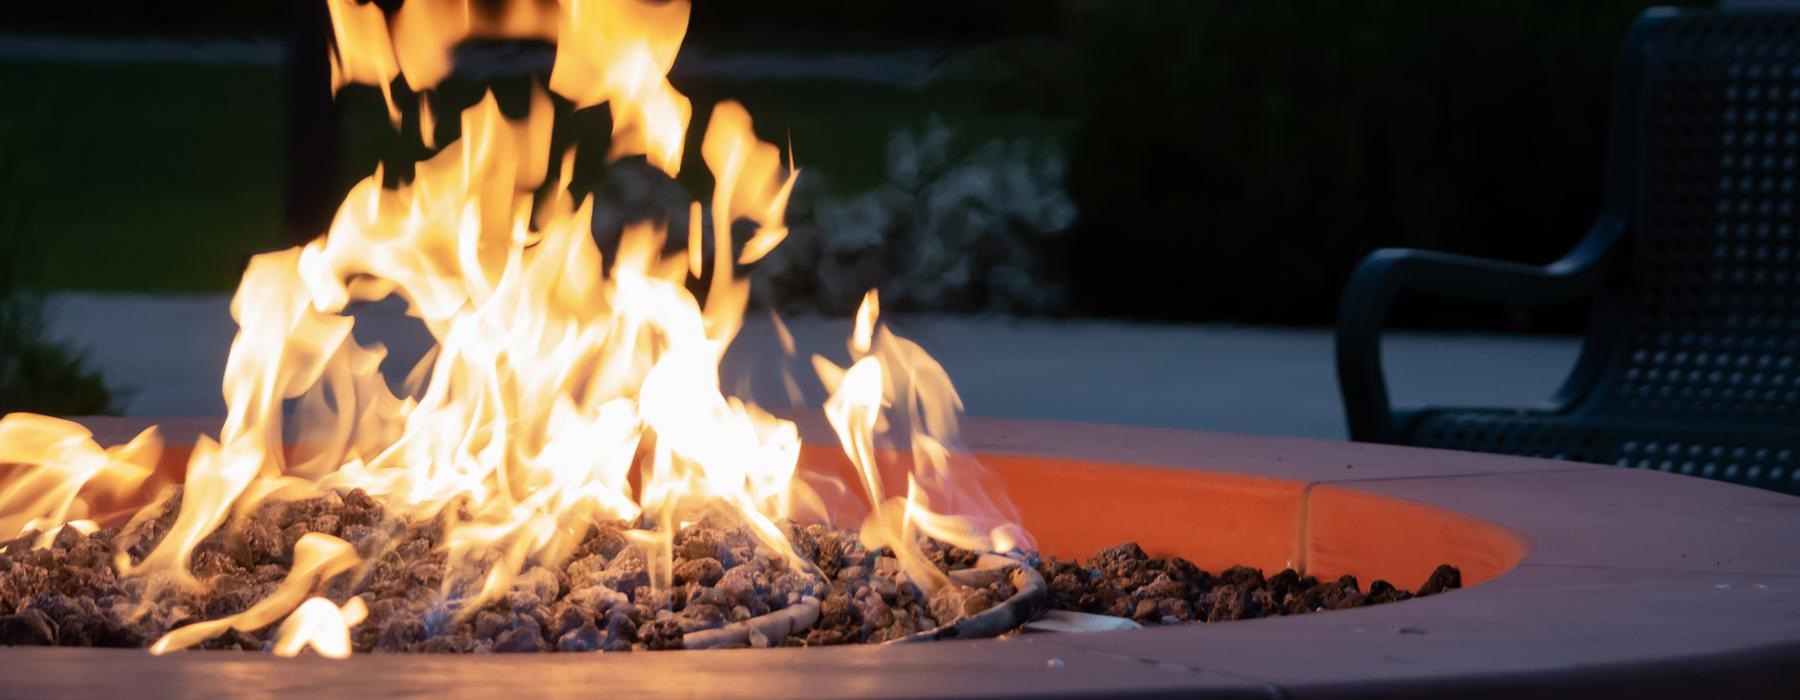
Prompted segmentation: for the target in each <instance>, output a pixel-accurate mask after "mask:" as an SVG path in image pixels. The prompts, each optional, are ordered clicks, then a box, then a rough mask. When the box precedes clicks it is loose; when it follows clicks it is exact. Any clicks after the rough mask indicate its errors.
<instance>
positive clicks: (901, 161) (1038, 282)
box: [754, 116, 1075, 313]
mask: <svg viewBox="0 0 1800 700" xmlns="http://www.w3.org/2000/svg"><path fill="white" fill-rule="evenodd" d="M954 137H955V134H954V132H952V131H951V129H950V128H949V127H947V126H946V125H944V123H943V122H942V121H941V120H939V119H938V118H936V117H935V116H934V117H932V118H930V119H929V120H927V122H926V123H925V125H924V126H923V127H922V128H921V129H918V130H916V131H915V130H912V129H902V130H900V131H899V132H897V133H895V134H894V135H893V137H892V138H891V139H890V140H889V142H888V149H887V182H885V183H883V184H882V185H880V186H878V187H876V188H874V189H872V190H870V191H867V192H864V193H862V194H859V195H856V196H852V197H848V198H833V197H830V196H827V195H824V194H823V193H822V192H820V190H819V189H818V188H816V187H814V188H805V189H804V190H803V191H802V192H801V193H797V194H796V200H797V201H796V204H795V207H794V209H793V210H792V211H791V212H790V219H791V220H792V221H794V225H793V227H792V228H793V231H794V233H793V238H794V240H790V241H789V242H787V243H785V244H783V246H782V247H781V248H779V249H777V251H776V254H774V255H771V257H770V258H769V259H768V260H766V261H765V262H764V263H763V264H762V265H760V266H759V268H758V270H757V271H756V272H755V273H754V274H755V275H756V276H757V277H758V278H759V279H758V282H759V285H758V286H757V287H756V288H760V289H761V290H763V291H762V293H763V297H762V301H764V302H765V303H767V304H770V305H772V306H777V307H781V308H786V309H793V310H816V311H821V312H826V313H845V312H848V311H850V310H852V309H854V308H855V306H856V303H857V300H858V299H859V298H860V296H861V294H862V292H863V291H864V290H867V289H869V288H870V287H879V288H880V289H881V291H882V301H883V303H884V304H888V305H891V306H895V307H899V308H916V309H937V310H954V311H1004V312H1024V313H1033V312H1047V311H1055V310H1057V309H1060V308H1061V307H1062V306H1063V304H1064V303H1065V301H1066V297H1067V294H1068V289H1067V286H1066V284H1064V283H1063V282H1062V281H1061V280H1060V279H1059V277H1060V276H1059V275H1055V274H1053V273H1052V272H1051V270H1050V269H1049V267H1050V266H1049V260H1048V258H1049V256H1048V255H1047V252H1048V251H1049V250H1050V249H1051V248H1052V246H1053V243H1054V241H1053V239H1054V238H1055V237H1057V236H1058V235H1060V234H1061V233H1062V232H1063V231H1065V230H1066V229H1067V228H1068V227H1069V225H1070V224H1071V223H1072V222H1073V221H1074V218H1075V207H1074V205H1073V204H1072V203H1071V202H1070V200H1069V197H1068V195H1067V194H1065V193H1064V192H1063V161H1062V159H1061V157H1060V156H1058V155H1057V154H1056V153H1054V152H1053V151H1051V150H1050V149H1046V148H1043V147H1040V146H1038V145H1035V144H1033V143H1031V142H1029V141H1026V140H1022V139H1021V140H1014V141H991V142H988V143H985V144H982V145H980V146H977V147H975V148H974V149H972V150H971V151H969V152H968V153H967V155H965V156H963V157H960V158H956V157H953V155H952V146H953V143H954V140H955V139H954ZM801 181H802V183H805V181H806V178H805V177H802V178H801ZM802 195H806V196H802ZM807 200H811V201H810V202H809V201H807Z"/></svg>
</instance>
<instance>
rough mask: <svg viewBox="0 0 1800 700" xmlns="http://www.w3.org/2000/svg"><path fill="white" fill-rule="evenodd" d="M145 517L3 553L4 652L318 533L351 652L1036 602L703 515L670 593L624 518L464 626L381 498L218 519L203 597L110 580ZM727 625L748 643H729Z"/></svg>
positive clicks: (528, 648)
mask: <svg viewBox="0 0 1800 700" xmlns="http://www.w3.org/2000/svg"><path fill="white" fill-rule="evenodd" d="M153 508H156V509H160V510H150V511H148V512H147V513H144V514H141V515H140V517H138V518H136V519H134V520H133V521H132V522H131V523H129V524H127V525H125V526H123V527H121V528H108V529H103V530H100V531H99V532H96V533H94V534H93V535H91V536H90V535H83V534H81V533H79V532H77V531H75V530H74V529H70V528H65V529H64V530H63V531H62V532H61V533H59V534H58V536H57V537H56V539H55V541H54V543H53V544H52V545H51V546H50V547H46V548H39V549H34V548H32V544H33V543H34V541H35V540H36V539H37V537H36V535H35V534H28V535H27V536H26V537H22V538H19V539H18V540H15V541H13V542H11V543H8V544H7V546H6V548H5V552H3V553H0V645H58V646H100V647H142V646H148V645H149V644H151V643H152V642H154V641H156V639H157V638H159V637H161V636H162V635H163V634H165V633H166V632H168V631H169V630H172V629H176V628H179V627H182V626H184V625H187V624H191V623H194V622H199V621H202V620H210V619H216V618H220V617H225V616H228V615H233V614H236V613H239V612H242V611H243V610H245V609H246V608H248V607H250V606H251V605H252V604H254V603H255V602H257V601H258V600H261V599H262V598H263V597H265V596H267V595H268V594H269V593H270V592H272V591H273V590H274V589H275V587H276V586H277V585H278V584H280V583H281V581H282V579H283V578H284V577H286V575H287V572H288V566H289V564H290V563H291V562H290V557H291V555H292V552H293V549H294V543H295V542H296V541H297V540H299V539H300V537H301V536H302V535H304V534H306V533H309V532H320V533H324V534H328V535H332V536H334V537H340V538H342V539H344V540H346V541H348V542H350V543H351V544H352V545H354V546H355V547H356V549H357V552H358V553H359V554H361V555H362V557H363V558H364V560H365V564H364V566H363V567H361V568H359V569H356V570H355V571H352V572H351V573H349V574H345V575H342V576H339V577H337V578H336V579H334V580H333V581H332V583H331V585H329V586H328V587H327V588H326V589H325V591H324V593H323V595H325V596H326V597H328V598H331V599H332V600H333V601H336V602H340V603H341V602H344V601H346V600H348V599H349V598H351V597H353V596H361V597H362V598H363V600H364V602H365V603H366V604H367V606H368V610H369V616H368V619H367V620H366V621H364V622H363V623H362V624H361V625H359V626H357V627H355V628H354V629H353V630H352V632H351V642H352V645H353V648H354V649H355V650H356V651H357V652H437V653H482V652H540V651H565V652H581V651H598V650H606V651H627V650H646V649H648V650H658V649H680V648H684V647H686V646H695V645H696V644H697V640H699V639H703V638H704V639H707V640H709V641H708V642H707V643H706V646H811V645H829V644H856V643H881V642H889V641H896V640H909V641H910V640H917V639H920V638H928V637H933V636H951V635H950V634H945V633H944V629H945V628H946V626H951V625H958V626H966V625H967V623H971V622H975V621H977V620H978V619H980V618H981V617H990V618H991V616H982V615H981V614H982V613H983V612H984V611H990V610H993V609H996V608H997V607H1001V608H1005V607H1014V608H1017V607H1019V606H1018V605H1017V604H1018V602H1019V600H1020V599H1022V598H1025V597H1027V596H1025V595H1015V594H1019V593H1020V591H1019V590H1018V589H1019V586H1018V585H1016V584H1017V582H1018V581H1019V580H1020V577H1018V576H1006V575H989V576H971V575H968V574H974V573H979V572H978V571H976V570H975V567H977V565H978V564H981V565H983V566H985V565H988V564H990V563H991V561H992V560H993V557H988V558H986V559H983V558H982V557H981V556H980V555H978V554H977V553H974V552H969V551H966V550H961V549H957V548H954V547H947V546H943V545H940V544H939V543H937V542H934V541H929V540H926V541H924V542H923V546H924V550H925V552H926V554H927V556H929V557H930V559H931V561H932V562H933V563H934V564H936V565H937V567H938V568H939V569H940V570H942V571H945V572H950V573H951V578H952V581H953V583H952V584H950V585H948V586H945V587H943V588H940V589H939V590H938V591H937V592H936V593H935V594H931V595H927V594H925V593H924V592H923V591H922V590H921V589H920V588H919V587H918V586H916V585H914V584H913V583H912V582H911V581H910V580H909V579H908V577H907V575H906V573H905V572H903V571H901V569H900V566H899V562H898V561H897V560H896V559H895V558H894V557H893V556H892V552H889V551H885V550H880V551H868V550H866V549H865V548H864V547H863V546H862V544H861V543H860V542H858V540H857V533H856V532H855V531H852V530H837V529H833V528H831V527H830V526H826V525H798V524H794V523H789V522H785V521H784V522H782V523H781V527H782V528H783V529H784V530H785V531H786V533H787V535H788V537H789V539H790V540H791V541H793V542H794V543H795V545H796V549H797V550H798V551H799V553H800V554H801V555H802V556H804V557H805V558H806V559H808V560H810V561H811V562H812V563H813V564H814V565H815V566H816V567H817V569H818V573H817V574H815V573H813V572H809V571H805V570H803V569H801V568H798V567H793V566H790V565H789V564H788V563H787V562H786V560H784V559H783V558H782V557H781V556H779V555H777V554H776V553H775V552H773V551H771V550H769V549H768V548H767V547H764V546H760V545H758V544H757V543H756V542H755V540H754V539H753V538H752V537H751V536H750V535H749V534H748V533H746V532H745V531H743V530H742V529H738V528H735V527H729V526H721V525H719V524H718V523H715V522H713V521H710V520H703V521H701V522H700V523H696V524H694V525H692V526H690V527H688V528H686V529H684V530H683V531H682V532H681V533H679V534H678V535H677V536H676V540H675V547H674V554H675V562H674V568H673V572H672V573H673V581H674V585H673V586H672V587H671V588H669V589H667V590H660V591H655V590H652V589H651V587H650V585H649V584H650V572H649V569H648V567H647V565H646V560H645V558H644V556H643V554H642V553H641V552H640V551H639V549H637V548H635V547H631V546H628V544H627V541H626V538H625V537H624V535H623V534H622V532H623V530H624V529H625V528H626V524H625V523H601V524H599V525H598V526H597V527H595V528H593V529H592V530H590V531H589V533H588V535H587V537H586V538H585V539H584V540H583V541H582V542H581V544H580V545H579V546H578V547H577V548H576V549H575V551H574V553H573V554H572V555H571V556H570V557H569V558H568V559H567V561H565V562H564V563H562V564H561V565H558V566H534V567H531V568H528V569H526V570H525V571H524V572H523V573H522V574H521V575H520V576H519V577H518V579H517V580H516V582H515V584H514V586H513V588H512V590H511V591H510V592H508V593H507V594H505V595H503V596H501V597H500V599H498V600H496V601H493V602H490V603H488V604H487V605H485V606H483V607H481V608H480V609H479V610H477V611H475V612H474V613H473V614H468V615H461V616H459V615H458V614H457V613H458V610H459V608H460V606H459V605H457V604H456V603H455V602H454V601H455V600H457V599H459V598H460V597H462V596H465V595H467V594H468V593H470V592H472V591H474V590H475V589H476V588H477V587H478V585H479V584H478V581H479V576H476V577H466V578H471V579H472V580H469V581H464V580H461V579H457V580H452V581H451V582H449V583H448V584H446V582H445V575H446V571H445V568H446V564H445V554H444V552H443V551H442V548H441V547H439V536H440V534H441V532H442V528H441V526H440V524H439V523H437V522H435V521H431V522H421V521H410V520H405V519H389V518H385V517H384V513H383V509H382V507H381V505H380V504H379V503H378V502H376V501H375V500H374V499H373V498H370V497H369V496H367V495H365V494H363V493H362V492H360V491H350V492H346V493H343V494H338V493H331V494H328V495H326V496H323V497H319V498H312V499H306V500H300V501H291V502H285V503H268V504H265V505H263V506H262V507H261V508H259V509H258V510H257V511H256V512H255V513H254V514H252V515H251V516H250V517H248V518H243V519H240V520H238V521H236V522H234V523H232V524H229V525H227V526H225V527H222V528H220V530H219V531H217V532H215V533H213V534H212V535H211V536H209V537H207V538H206V540H205V541H203V542H202V543H201V544H200V546H199V547H197V548H196V550H195V553H194V557H193V571H194V574H195V576H196V577H197V578H198V579H199V580H200V581H202V582H203V583H204V584H205V585H204V588H205V590H203V591H184V590H180V589H179V587H173V586H157V585H155V584H156V583H157V582H156V581H155V579H154V578H153V577H151V578H144V577H132V578H124V577H120V576H118V575H117V573H116V571H115V569H114V566H113V561H114V558H115V553H116V552H119V551H123V552H125V553H126V554H127V555H128V556H129V557H130V558H131V559H132V560H133V561H134V562H135V561H138V560H140V559H142V558H143V557H144V556H145V555H146V554H148V553H149V552H150V550H151V548H152V547H153V546H154V545H155V544H156V542H157V541H158V540H159V539H160V538H161V537H162V536H163V534H164V533H166V532H167V530H168V528H169V526H170V525H171V524H172V523H173V522H174V519H175V516H176V514H177V513H178V511H179V509H180V492H179V489H177V490H176V491H175V492H174V493H173V494H172V495H171V497H170V498H168V499H165V500H164V501H163V503H161V504H160V505H159V506H154V507H153ZM1025 563H1026V564H1029V565H1034V566H1035V572H1036V574H1037V576H1031V577H1030V578H1031V579H1034V580H1035V579H1037V578H1038V577H1039V576H1041V582H1040V583H1041V584H1047V588H1048V592H1047V596H1041V597H1036V598H1033V599H1032V601H1031V602H1032V605H1031V607H1032V608H1033V609H1026V610H1022V612H1023V614H1026V615H1030V614H1042V613H1043V612H1045V611H1049V610H1061V611H1070V612H1078V613H1089V614H1097V615H1107V616H1114V617H1118V618H1129V619H1131V620H1133V621H1136V622H1137V623H1139V624H1144V625H1162V624H1182V623H1190V622H1223V621H1228V620H1242V619H1248V618H1256V617H1266V616H1272V615H1293V614H1304V613H1310V612H1315V611H1321V610H1335V609H1344V608H1353V607H1361V606H1365V605H1373V604H1378V603H1389V602H1396V601H1401V600H1406V599H1408V598H1412V597H1415V596H1422V595H1431V594H1434V593H1438V592H1442V591H1444V590H1448V589H1452V588H1457V587H1459V586H1460V585H1461V577H1460V574H1459V573H1458V572H1457V570H1456V569H1455V568H1454V567H1450V566H1447V565H1446V566H1440V567H1438V570H1437V571H1436V572H1434V573H1433V574H1432V575H1431V577H1430V579H1429V580H1428V581H1426V582H1425V584H1424V585H1423V586H1422V587H1421V588H1419V589H1417V590H1416V591H1408V590H1402V589H1399V588H1397V587H1395V586H1393V585H1391V584H1389V583H1388V582H1386V581H1379V580H1378V581H1373V582H1371V583H1370V584H1369V586H1368V587H1367V588H1366V589H1364V588H1361V587H1359V586H1358V584H1357V581H1356V579H1355V578H1353V577H1350V576H1344V577H1342V578H1339V579H1337V580H1334V581H1325V582H1321V581H1318V580H1316V579H1314V578H1313V577H1311V576H1301V575H1299V574H1297V573H1296V572H1294V571H1293V570H1291V569H1285V570H1282V571H1281V572H1279V573H1276V574H1274V575H1272V576H1264V575H1263V572H1262V571H1260V570H1257V569H1252V568H1248V567H1242V566H1237V567H1232V568H1229V569H1226V570H1224V571H1223V572H1220V573H1218V574H1216V575H1215V574H1211V573H1209V572H1206V571H1203V570H1201V569H1199V568H1198V567H1196V566H1194V565H1193V564H1192V563H1189V562H1188V561H1186V560H1184V559H1181V558H1179V557H1171V558H1161V557H1151V556H1148V555H1147V554H1145V552H1144V551H1143V550H1142V549H1140V548H1139V547H1138V546H1137V545H1136V544H1133V543H1130V542H1127V543H1124V544H1121V545H1119V546H1117V547H1112V548H1108V549H1105V550H1102V551H1101V552H1100V553H1099V554H1097V555H1096V556H1094V557H1093V558H1091V559H1089V560H1087V561H1086V562H1077V561H1073V560H1061V559H1057V558H1055V557H1049V558H1044V559H1042V560H1039V559H1037V558H1036V557H1029V558H1027V559H1026V561H1025ZM820 574H822V575H823V576H824V578H821V577H820ZM965 584H970V585H965ZM146 590H154V591H158V592H157V593H156V595H155V598H154V600H151V601H148V602H150V603H151V604H150V605H147V606H145V605H140V601H142V600H143V598H144V594H145V591H146ZM1009 599H1010V600H1009ZM1040 600H1041V601H1042V602H1043V605H1042V606H1041V607H1039V606H1038V605H1037V604H1036V603H1037V602H1038V601H1040ZM802 606H804V608H802ZM815 608H816V614H814V609H815ZM783 610H787V611H789V612H790V613H794V614H792V615H789V616H786V617H788V618H791V619H793V620H798V621H799V624H801V625H802V626H801V627H800V629H799V631H794V632H792V633H785V632H784V633H777V635H778V636H775V637H771V636H770V635H768V634H764V633H762V632H761V631H759V629H769V628H768V627H767V626H758V629H751V630H749V631H748V632H747V633H745V632H744V629H743V628H745V627H746V626H745V625H737V626H732V625H733V623H739V622H745V621H750V620H752V619H753V618H755V619H757V620H767V619H772V618H782V617H784V616H782V615H778V614H776V615H772V613H778V612H779V611H783ZM765 616H768V617H765ZM807 619H810V620H811V622H806V620H807ZM990 622H991V620H990ZM989 626H991V625H989ZM1015 626H1016V625H1009V626H1008V627H1007V628H1006V629H1004V630H988V631H990V632H1000V631H1009V630H1010V629H1011V628H1012V627H1015ZM727 627H730V629H729V630H727V629H725V628H727ZM783 629H786V628H785V627H784V628H783ZM970 629H972V628H970ZM732 630H736V631H738V632H739V634H732V635H726V634H724V633H725V632H729V631H732ZM934 633H935V634H934ZM696 635H698V636H696ZM721 637H725V638H727V639H726V641H724V642H723V643H720V639H721ZM273 639H274V626H271V627H270V628H267V629H263V630H258V631H254V632H238V631H235V630H233V631H230V632H227V633H226V634H224V635H221V636H219V637H215V638H213V639H211V640H208V641H207V642H205V643H203V644H202V645H200V646H201V647H202V648H207V649H244V650H262V649H266V648H268V647H269V646H271V645H272V644H273Z"/></svg>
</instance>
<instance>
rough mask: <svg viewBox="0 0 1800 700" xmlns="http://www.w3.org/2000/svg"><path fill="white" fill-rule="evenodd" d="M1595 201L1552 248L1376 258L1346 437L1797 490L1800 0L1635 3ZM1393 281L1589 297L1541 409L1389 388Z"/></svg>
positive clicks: (1354, 286) (1503, 295)
mask: <svg viewBox="0 0 1800 700" xmlns="http://www.w3.org/2000/svg"><path fill="white" fill-rule="evenodd" d="M1613 81H1614V83H1613V97H1612V100H1613V105H1612V117H1611V124H1610V127H1609V135H1608V144H1607V156H1606V158H1607V164H1606V165H1607V176H1606V181H1605V185H1604V192H1603V197H1602V206H1601V211H1600V215H1599V217H1598V218H1597V220H1596V221H1595V223H1594V226H1593V228H1592V230H1590V231H1589V232H1588V234H1587V236H1586V238H1584V239H1583V240H1582V241H1581V242H1580V243H1579V244H1578V245H1577V246H1576V247H1575V249H1574V250H1573V251H1572V252H1570V253H1569V254H1568V255H1566V256H1564V257H1563V258H1562V259H1560V260H1557V261H1556V262H1553V263H1551V264H1549V265H1545V266H1542V267H1538V266H1533V265H1525V264H1518V263H1511V262H1500V261H1493V260H1484V259H1479V258H1472V257H1467V256H1460V255H1451V254H1445V253H1436V252H1429V251H1418V250H1403V249H1383V250H1378V251H1375V252H1374V253H1372V254H1370V255H1369V256H1368V257H1367V258H1365V259H1364V260H1363V261H1362V262H1361V264H1360V265H1359V266H1358V267H1357V268H1356V271H1355V272H1354V273H1353V274H1352V276H1351V279H1350V281H1349V283H1348V284H1347V286H1346V287H1345V289H1344V294H1343V299H1342V305H1341V306H1340V308H1339V311H1338V326H1337V368H1338V381H1339V384H1340V388H1341V389H1342V392H1343V399H1344V407H1345V410H1346V413H1347V414H1348V419H1349V427H1350V436H1351V438H1352V439H1354V440H1359V441H1366V442H1384V443H1396V444H1408V445H1420V446H1428V447H1442V448H1449V449H1458V450H1472V451H1480V452H1496V453H1505V454H1514V455H1527V456H1541V457H1554V458H1560V459H1569V460H1575V461H1582V462H1597V463H1603V464H1614V465H1618V466H1622V467H1637V468H1646V469H1659V470H1663V471H1669V472H1675V473H1680V474H1691V475H1695V476H1700V477H1706V478H1712V479H1721V480H1725V481H1731V482H1736V483H1741V484H1748V485H1752V486H1760V487H1764V488H1770V489H1776V490H1780V491H1787V492H1793V493H1800V230H1797V229H1800V212H1797V211H1796V208H1797V205H1800V194H1797V192H1796V188H1797V187H1800V13H1795V12H1782V11H1718V10H1674V9H1667V8H1655V9H1651V10H1649V11H1646V12H1645V13H1644V14H1642V15H1640V16H1639V17H1638V18H1637V20H1636V21H1635V22H1634V23H1633V25H1632V27H1631V29H1630V31H1629V32H1628V33H1627V35H1626V38H1625V40H1624V44H1623V47H1622V50H1621V52H1620V55H1619V60H1618V65H1617V67H1616V68H1615V71H1614V75H1613ZM1402 292H1422V293H1429V294H1434V295H1439V296H1444V297H1451V298H1462V299H1475V300H1496V301H1498V300H1504V301H1516V302H1528V303H1540V302H1565V301H1566V302H1575V301H1581V300H1591V305H1592V306H1591V313H1590V317H1589V318H1590V321H1589V329H1588V332H1587V336H1586V338H1585V339H1584V342H1583V346H1582V350H1581V353H1580V356H1579V359H1578V360H1577V361H1576V362H1575V365H1574V368H1573V369H1572V371H1571V372H1570V374H1569V376H1568V378H1567V379H1566V380H1565V381H1564V383H1563V384H1562V386H1561V388H1560V389H1558V390H1557V391H1556V393H1555V394H1554V396H1553V397H1551V398H1550V399H1549V401H1548V403H1547V404H1546V405H1544V406H1541V407H1536V408H1531V409H1499V408H1455V407H1423V408H1410V409H1396V408H1395V407H1393V406H1392V405H1391V404H1390V401H1389V398H1388V392H1387V386H1386V382H1385V379H1384V377H1383V373H1382V364H1381V345H1380V340H1381V329H1382V325H1383V323H1384V321H1385V318H1386V316H1387V311H1388V308H1389V306H1390V305H1391V304H1392V302H1393V300H1394V299H1395V297H1396V295H1398V294H1400V293H1402Z"/></svg>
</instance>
